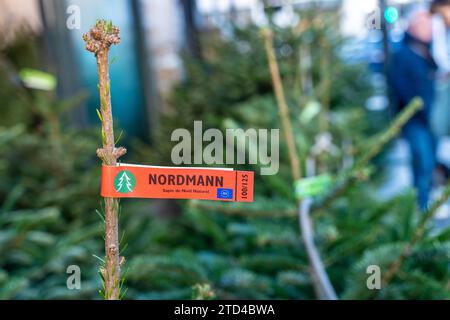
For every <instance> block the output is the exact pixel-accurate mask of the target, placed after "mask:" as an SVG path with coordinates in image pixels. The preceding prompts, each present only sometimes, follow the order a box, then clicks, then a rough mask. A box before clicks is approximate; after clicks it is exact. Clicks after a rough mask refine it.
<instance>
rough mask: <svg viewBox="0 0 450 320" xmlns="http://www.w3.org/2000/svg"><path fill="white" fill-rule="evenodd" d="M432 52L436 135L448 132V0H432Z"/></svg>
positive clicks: (449, 108)
mask: <svg viewBox="0 0 450 320" xmlns="http://www.w3.org/2000/svg"><path fill="white" fill-rule="evenodd" d="M431 13H432V14H433V22H432V23H433V44H432V54H433V58H434V60H435V61H436V64H437V66H438V73H437V79H436V99H435V100H436V101H435V107H434V108H433V114H432V127H433V130H434V132H435V133H436V134H437V135H438V136H444V135H449V134H450V32H449V29H450V0H434V1H433V2H432V4H431Z"/></svg>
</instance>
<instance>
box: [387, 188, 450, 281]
mask: <svg viewBox="0 0 450 320" xmlns="http://www.w3.org/2000/svg"><path fill="white" fill-rule="evenodd" d="M449 197H450V184H448V185H447V186H446V188H445V189H444V191H443V192H442V194H441V195H440V196H439V198H438V199H437V200H435V201H434V202H433V203H432V205H431V206H430V207H429V208H428V210H427V211H426V212H425V213H424V214H423V215H422V218H421V220H420V222H419V225H418V226H417V229H416V230H415V232H414V233H413V235H412V236H411V239H410V240H409V242H408V243H407V244H406V245H405V247H404V248H403V250H402V252H401V253H400V255H399V256H398V258H397V259H396V260H395V261H394V262H393V263H392V264H391V265H390V266H389V269H388V271H387V272H386V273H385V276H384V277H383V279H382V284H383V287H384V286H386V285H388V284H389V282H391V280H392V279H393V278H394V276H395V275H396V274H397V273H398V271H399V270H400V268H401V266H402V265H403V262H405V260H406V259H407V258H408V256H409V255H410V254H411V252H412V250H413V248H414V246H415V245H416V243H417V242H419V241H420V240H421V239H422V238H423V236H424V235H425V230H426V226H427V224H428V222H429V221H430V220H431V219H432V218H433V217H434V214H435V213H436V211H437V210H438V209H439V208H440V207H441V206H442V205H443V204H444V203H445V202H446V201H447V200H448V198H449Z"/></svg>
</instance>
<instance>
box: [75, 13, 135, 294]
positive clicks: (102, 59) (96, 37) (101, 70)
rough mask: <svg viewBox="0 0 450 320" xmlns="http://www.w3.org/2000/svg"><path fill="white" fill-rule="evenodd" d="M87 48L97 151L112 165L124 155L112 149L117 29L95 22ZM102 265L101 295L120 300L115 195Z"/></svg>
mask: <svg viewBox="0 0 450 320" xmlns="http://www.w3.org/2000/svg"><path fill="white" fill-rule="evenodd" d="M83 39H84V40H85V42H86V49H87V50H88V51H91V52H93V53H95V57H96V59H97V72H98V80H99V84H98V91H99V95H100V109H101V110H100V113H101V119H100V120H101V122H102V140H103V146H102V148H101V149H98V150H97V155H98V157H99V158H100V159H101V160H102V161H103V164H105V165H109V166H115V165H116V163H117V159H118V158H119V157H120V156H122V155H123V154H125V152H126V150H125V149H124V148H118V149H116V148H115V140H114V125H113V116H112V107H111V93H110V81H109V60H108V59H109V57H108V53H109V47H110V46H111V45H112V44H118V43H119V41H120V37H119V29H118V28H117V27H114V26H112V23H111V22H106V21H101V20H99V21H97V23H96V25H95V26H94V27H93V28H92V29H91V30H90V32H89V33H85V34H84V35H83ZM104 201H105V265H104V267H102V268H101V274H102V277H103V280H104V286H105V287H104V293H103V294H104V298H105V299H107V300H117V299H120V284H121V280H120V269H121V259H120V256H119V221H118V215H119V201H118V199H115V198H105V199H104Z"/></svg>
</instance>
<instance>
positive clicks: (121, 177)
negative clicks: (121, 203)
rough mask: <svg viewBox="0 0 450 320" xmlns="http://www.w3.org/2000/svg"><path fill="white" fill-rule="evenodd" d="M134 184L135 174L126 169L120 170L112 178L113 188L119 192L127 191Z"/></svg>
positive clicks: (131, 188) (131, 189)
mask: <svg viewBox="0 0 450 320" xmlns="http://www.w3.org/2000/svg"><path fill="white" fill-rule="evenodd" d="M135 186H136V178H135V176H134V175H133V174H132V173H131V172H130V171H127V170H122V171H120V172H119V173H118V174H117V175H116V177H115V178H114V188H116V191H117V192H120V193H129V192H132V191H133V190H134V187H135Z"/></svg>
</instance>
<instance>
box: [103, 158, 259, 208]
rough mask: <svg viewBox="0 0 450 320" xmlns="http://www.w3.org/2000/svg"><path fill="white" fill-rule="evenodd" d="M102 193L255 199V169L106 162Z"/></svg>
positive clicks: (188, 197)
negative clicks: (253, 170)
mask: <svg viewBox="0 0 450 320" xmlns="http://www.w3.org/2000/svg"><path fill="white" fill-rule="evenodd" d="M101 196H102V197H109V198H159V199H200V200H218V201H242V202H253V172H251V171H234V170H233V169H216V168H192V167H156V166H143V165H134V164H119V165H117V166H106V165H103V166H102V184H101Z"/></svg>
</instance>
